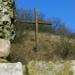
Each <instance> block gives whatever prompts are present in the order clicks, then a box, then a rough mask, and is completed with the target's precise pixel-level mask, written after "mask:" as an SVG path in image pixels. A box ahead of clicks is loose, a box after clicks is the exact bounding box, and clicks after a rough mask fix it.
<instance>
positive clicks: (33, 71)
mask: <svg viewBox="0 0 75 75" xmlns="http://www.w3.org/2000/svg"><path fill="white" fill-rule="evenodd" d="M72 68H73V69H72ZM74 71H75V68H74V67H73V66H72V65H71V62H69V61H65V62H63V61H60V62H59V61H57V62H51V61H50V62H44V61H31V62H29V64H28V73H29V75H75V72H74Z"/></svg>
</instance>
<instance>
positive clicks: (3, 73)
mask: <svg viewBox="0 0 75 75" xmlns="http://www.w3.org/2000/svg"><path fill="white" fill-rule="evenodd" d="M0 75H23V72H22V64H21V63H20V62H18V63H0Z"/></svg>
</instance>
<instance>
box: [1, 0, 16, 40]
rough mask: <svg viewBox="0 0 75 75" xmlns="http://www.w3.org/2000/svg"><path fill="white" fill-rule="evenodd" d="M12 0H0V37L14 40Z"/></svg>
mask: <svg viewBox="0 0 75 75" xmlns="http://www.w3.org/2000/svg"><path fill="white" fill-rule="evenodd" d="M14 23H15V3H14V0H0V38H3V39H8V40H14V37H15V24H14Z"/></svg>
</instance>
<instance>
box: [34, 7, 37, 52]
mask: <svg viewBox="0 0 75 75" xmlns="http://www.w3.org/2000/svg"><path fill="white" fill-rule="evenodd" d="M34 12H35V22H36V27H35V49H36V51H37V50H38V9H36V8H35V9H34Z"/></svg>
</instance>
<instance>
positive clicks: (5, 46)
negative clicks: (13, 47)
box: [0, 39, 10, 58]
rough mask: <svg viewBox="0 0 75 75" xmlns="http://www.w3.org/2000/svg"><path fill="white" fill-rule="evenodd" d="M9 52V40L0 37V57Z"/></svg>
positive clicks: (5, 55)
mask: <svg viewBox="0 0 75 75" xmlns="http://www.w3.org/2000/svg"><path fill="white" fill-rule="evenodd" d="M9 53H10V41H9V40H6V39H0V57H4V58H6V57H7V56H8V55H9Z"/></svg>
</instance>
